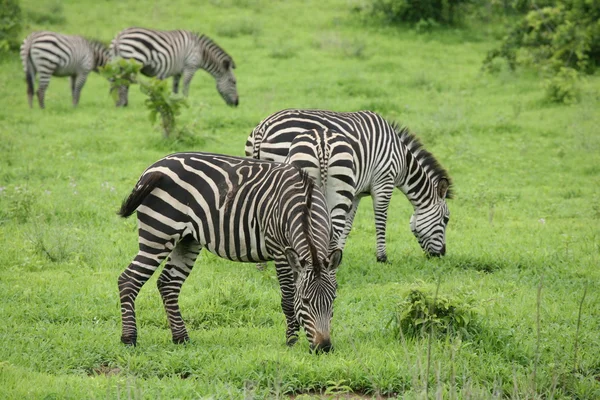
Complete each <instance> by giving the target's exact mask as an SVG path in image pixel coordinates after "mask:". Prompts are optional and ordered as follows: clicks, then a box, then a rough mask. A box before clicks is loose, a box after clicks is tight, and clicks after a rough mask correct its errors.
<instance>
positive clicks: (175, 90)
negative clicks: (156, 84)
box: [173, 74, 181, 94]
mask: <svg viewBox="0 0 600 400" xmlns="http://www.w3.org/2000/svg"><path fill="white" fill-rule="evenodd" d="M179 81H181V74H177V75H173V93H175V94H177V93H178V92H179Z"/></svg>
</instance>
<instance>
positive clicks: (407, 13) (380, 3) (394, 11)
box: [371, 0, 469, 26]
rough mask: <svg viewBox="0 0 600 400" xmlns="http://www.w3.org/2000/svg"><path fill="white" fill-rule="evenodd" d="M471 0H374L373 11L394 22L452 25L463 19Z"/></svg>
mask: <svg viewBox="0 0 600 400" xmlns="http://www.w3.org/2000/svg"><path fill="white" fill-rule="evenodd" d="M468 2H469V0H373V1H372V3H371V12H372V13H373V14H374V15H376V16H379V17H382V18H383V19H385V20H386V21H388V22H389V23H392V24H399V23H403V22H409V23H419V24H420V25H419V26H422V25H424V24H425V25H427V26H434V25H436V24H444V25H452V24H454V23H456V22H458V21H459V20H460V19H461V12H462V8H461V6H462V5H464V4H467V3H468Z"/></svg>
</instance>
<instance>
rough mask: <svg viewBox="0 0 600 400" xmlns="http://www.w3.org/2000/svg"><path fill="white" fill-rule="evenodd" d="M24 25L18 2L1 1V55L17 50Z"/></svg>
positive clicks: (14, 0) (11, 0) (10, 0)
mask: <svg viewBox="0 0 600 400" xmlns="http://www.w3.org/2000/svg"><path fill="white" fill-rule="evenodd" d="M22 24H23V19H22V14H21V7H20V6H19V1H18V0H0V53H3V52H7V51H13V50H17V49H18V48H19V45H20V41H21V37H20V36H21V27H22Z"/></svg>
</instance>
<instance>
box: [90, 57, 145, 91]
mask: <svg viewBox="0 0 600 400" xmlns="http://www.w3.org/2000/svg"><path fill="white" fill-rule="evenodd" d="M140 69H142V64H140V63H139V62H137V61H135V60H133V59H129V60H125V59H123V58H120V57H119V58H116V59H114V60H112V61H111V62H109V63H108V64H106V65H105V66H104V67H100V68H99V71H100V75H102V76H103V77H105V78H106V79H108V81H109V82H110V83H111V85H110V94H111V95H112V96H113V98H114V100H115V101H116V100H117V99H118V97H119V92H118V89H119V87H121V86H128V87H129V86H131V85H133V84H135V83H137V82H138V79H137V75H138V73H139V72H140Z"/></svg>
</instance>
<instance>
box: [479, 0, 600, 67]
mask: <svg viewBox="0 0 600 400" xmlns="http://www.w3.org/2000/svg"><path fill="white" fill-rule="evenodd" d="M497 57H502V58H505V59H506V60H507V61H508V63H509V65H510V67H511V68H512V69H514V68H516V67H517V66H518V65H533V66H540V67H542V68H545V69H549V70H550V71H551V72H553V73H554V74H556V73H558V72H559V71H560V70H561V68H563V67H567V68H572V69H574V70H577V71H582V72H585V73H593V72H594V71H595V70H596V68H597V67H598V66H599V65H600V2H599V1H597V0H561V1H557V2H556V5H554V6H552V7H543V8H538V9H535V10H532V11H529V12H528V13H527V14H526V15H525V16H524V17H523V18H521V20H520V21H519V22H518V23H517V24H516V26H514V27H513V28H512V29H511V30H510V32H509V33H508V35H506V37H505V38H504V40H503V42H502V44H501V46H500V47H499V48H497V49H494V50H491V51H490V52H489V53H488V55H487V57H486V59H485V60H484V68H486V69H489V68H490V66H491V65H492V62H493V60H494V59H495V58H497Z"/></svg>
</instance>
